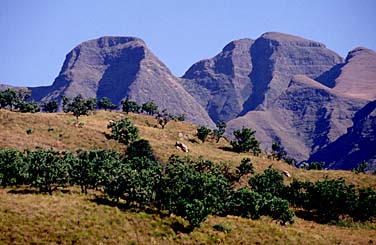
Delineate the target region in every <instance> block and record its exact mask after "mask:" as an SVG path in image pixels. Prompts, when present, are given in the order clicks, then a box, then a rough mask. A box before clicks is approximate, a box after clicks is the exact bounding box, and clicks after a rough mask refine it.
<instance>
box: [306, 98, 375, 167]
mask: <svg viewBox="0 0 376 245" xmlns="http://www.w3.org/2000/svg"><path fill="white" fill-rule="evenodd" d="M308 161H309V162H313V161H317V162H321V161H322V162H325V163H326V165H325V166H326V167H328V168H331V169H346V170H350V169H353V168H356V167H357V165H358V164H359V163H361V162H363V161H364V162H367V163H368V164H369V165H368V168H369V169H376V100H374V101H372V102H369V103H368V104H367V105H365V106H364V107H363V108H362V109H361V110H359V111H358V112H357V113H356V114H355V116H354V119H353V126H352V127H350V128H349V129H348V130H347V133H346V134H344V135H342V136H341V137H339V138H338V139H337V140H336V141H334V142H332V143H331V144H329V145H327V146H326V147H323V148H322V149H320V150H319V151H317V152H315V153H314V154H312V155H311V156H310V158H309V160H308Z"/></svg>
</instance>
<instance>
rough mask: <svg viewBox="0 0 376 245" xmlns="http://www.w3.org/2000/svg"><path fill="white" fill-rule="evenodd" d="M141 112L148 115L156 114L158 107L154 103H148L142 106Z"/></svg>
mask: <svg viewBox="0 0 376 245" xmlns="http://www.w3.org/2000/svg"><path fill="white" fill-rule="evenodd" d="M142 111H143V112H145V113H146V114H148V115H154V114H158V106H157V105H156V104H155V103H154V101H148V102H145V103H144V104H142Z"/></svg>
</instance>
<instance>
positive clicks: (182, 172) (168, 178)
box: [158, 156, 230, 228]
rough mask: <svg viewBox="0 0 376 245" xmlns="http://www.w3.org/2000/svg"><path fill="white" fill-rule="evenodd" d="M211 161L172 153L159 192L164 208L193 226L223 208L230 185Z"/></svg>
mask: <svg viewBox="0 0 376 245" xmlns="http://www.w3.org/2000/svg"><path fill="white" fill-rule="evenodd" d="M213 167H214V165H213V164H212V163H211V162H208V161H200V160H199V161H192V160H191V159H190V158H180V157H178V156H171V157H170V159H169V162H168V164H167V165H166V167H165V169H164V175H163V177H162V180H161V186H160V191H159V195H158V197H159V199H158V200H159V203H161V205H162V208H163V209H165V210H168V211H170V213H174V214H176V215H179V216H181V217H183V218H185V219H186V220H187V221H188V222H189V223H190V225H191V226H192V227H193V228H194V227H198V226H200V224H201V223H202V222H203V221H204V220H205V219H206V218H207V216H208V215H209V214H211V213H216V212H219V211H220V210H222V209H223V208H224V205H225V200H226V199H227V196H228V195H229V191H230V184H229V182H228V180H227V179H226V178H225V177H224V176H223V175H222V174H220V173H219V169H216V168H213Z"/></svg>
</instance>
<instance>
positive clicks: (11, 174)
mask: <svg viewBox="0 0 376 245" xmlns="http://www.w3.org/2000/svg"><path fill="white" fill-rule="evenodd" d="M26 177H27V168H26V164H25V162H24V157H23V154H22V153H21V152H19V151H17V150H10V149H9V150H8V149H4V150H0V182H1V185H2V186H3V187H7V186H14V185H23V184H26V182H27V180H26Z"/></svg>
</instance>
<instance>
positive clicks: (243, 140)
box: [230, 127, 261, 155]
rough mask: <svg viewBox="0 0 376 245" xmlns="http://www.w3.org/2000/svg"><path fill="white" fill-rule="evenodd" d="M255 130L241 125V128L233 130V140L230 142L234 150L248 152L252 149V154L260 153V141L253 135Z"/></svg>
mask: <svg viewBox="0 0 376 245" xmlns="http://www.w3.org/2000/svg"><path fill="white" fill-rule="evenodd" d="M255 133H256V131H253V130H252V129H250V128H245V127H243V128H242V129H241V130H235V131H234V136H235V140H233V141H231V142H230V144H231V146H232V147H233V149H234V151H236V152H248V151H252V152H253V154H254V155H258V154H260V152H261V150H260V146H259V145H260V142H258V141H257V140H256V138H255V136H254V134H255Z"/></svg>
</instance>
